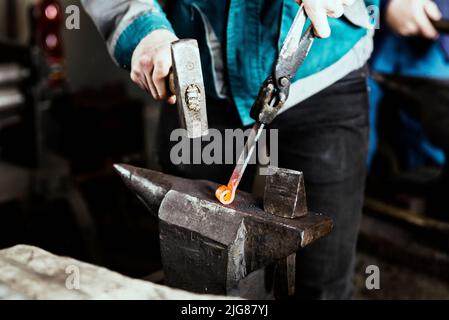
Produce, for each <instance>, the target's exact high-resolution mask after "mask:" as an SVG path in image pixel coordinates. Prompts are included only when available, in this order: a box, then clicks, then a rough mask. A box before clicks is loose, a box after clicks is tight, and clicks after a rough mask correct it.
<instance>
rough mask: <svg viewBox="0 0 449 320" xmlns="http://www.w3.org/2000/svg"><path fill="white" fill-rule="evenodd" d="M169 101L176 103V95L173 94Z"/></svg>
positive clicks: (169, 102)
mask: <svg viewBox="0 0 449 320" xmlns="http://www.w3.org/2000/svg"><path fill="white" fill-rule="evenodd" d="M167 102H168V104H176V96H175V95H173V96H171V97H169V98H168V100H167Z"/></svg>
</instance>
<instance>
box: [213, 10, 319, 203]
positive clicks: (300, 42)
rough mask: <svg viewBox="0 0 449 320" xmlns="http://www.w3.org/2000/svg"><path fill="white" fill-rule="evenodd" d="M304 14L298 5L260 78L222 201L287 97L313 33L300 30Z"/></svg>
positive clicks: (231, 192)
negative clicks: (244, 137) (271, 66)
mask: <svg viewBox="0 0 449 320" xmlns="http://www.w3.org/2000/svg"><path fill="white" fill-rule="evenodd" d="M306 20H307V15H306V13H305V11H304V6H303V5H301V6H300V8H299V11H298V13H297V14H296V17H295V19H294V20H293V24H292V26H291V27H290V30H289V32H288V34H287V37H286V38H285V41H284V43H283V45H282V48H281V50H280V52H279V56H278V59H277V62H276V66H275V68H274V71H273V73H272V74H271V75H270V76H269V77H268V78H267V79H266V80H265V81H264V82H263V84H262V86H261V88H260V91H259V95H258V96H257V98H256V101H255V102H254V105H253V107H252V108H251V113H250V114H251V117H252V118H253V119H254V120H256V123H255V124H254V127H253V128H252V130H251V133H250V135H249V136H248V140H247V142H246V144H245V147H244V149H243V151H242V153H241V154H240V157H239V159H238V161H237V165H236V167H235V169H234V172H233V173H232V176H231V178H230V180H229V183H228V185H227V186H225V185H222V186H220V187H219V188H218V189H217V191H216V192H215V196H216V197H217V199H218V200H219V201H220V202H221V203H222V204H225V205H226V204H230V203H232V202H233V201H234V198H235V192H236V190H237V187H238V185H239V183H240V180H241V179H242V177H243V173H244V172H245V169H246V167H247V166H248V163H249V161H250V159H251V156H252V154H253V153H254V150H255V147H256V145H257V141H258V140H259V138H260V135H261V134H262V132H263V129H264V127H265V125H268V124H270V123H271V122H272V121H273V119H274V118H275V117H276V115H277V113H278V112H279V110H280V109H281V108H282V107H283V105H284V104H285V102H286V101H287V98H288V95H289V92H290V85H291V80H292V78H293V77H294V76H295V74H296V72H297V71H298V69H299V67H300V66H301V65H302V64H303V63H304V60H305V59H306V57H307V55H308V53H309V51H310V48H311V47H312V44H313V41H314V39H315V35H314V32H313V27H312V25H310V26H309V27H308V28H307V29H306V31H305V32H304V34H303V30H304V26H305V24H306Z"/></svg>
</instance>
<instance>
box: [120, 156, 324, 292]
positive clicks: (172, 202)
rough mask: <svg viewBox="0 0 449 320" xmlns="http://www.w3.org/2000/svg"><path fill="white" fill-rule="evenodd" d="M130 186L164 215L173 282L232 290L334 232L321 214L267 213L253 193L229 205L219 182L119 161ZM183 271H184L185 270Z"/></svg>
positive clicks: (164, 246)
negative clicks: (218, 192)
mask: <svg viewBox="0 0 449 320" xmlns="http://www.w3.org/2000/svg"><path fill="white" fill-rule="evenodd" d="M115 168H116V170H117V171H118V172H119V174H120V175H121V177H122V179H123V180H124V182H125V183H126V185H127V186H128V187H129V188H130V189H131V190H133V191H134V192H135V193H136V195H137V196H138V197H139V198H140V199H141V200H142V201H143V202H144V203H145V205H146V206H147V208H148V209H149V210H150V211H151V212H152V213H153V214H156V215H157V216H158V218H159V222H160V223H159V231H160V239H161V253H162V260H163V261H162V262H163V265H164V272H165V273H166V277H167V280H168V284H169V285H170V284H171V285H173V286H176V287H179V288H185V289H187V290H190V291H197V292H206V291H207V292H209V293H227V292H228V291H229V290H230V289H232V288H233V287H235V286H237V285H238V282H239V281H240V280H241V279H243V278H244V277H245V276H246V275H248V274H249V273H251V272H252V271H255V270H258V269H260V268H263V267H265V266H267V265H270V264H271V263H274V262H276V261H277V260H279V259H282V258H285V257H287V256H289V255H291V254H293V253H295V252H296V251H298V250H299V249H301V248H303V247H305V246H306V245H308V244H309V243H311V242H313V241H314V240H316V239H319V238H321V237H322V236H324V235H326V234H327V233H329V232H330V230H331V228H332V220H331V219H330V218H328V217H325V216H323V215H320V214H314V213H309V214H308V215H306V216H304V217H301V218H297V219H288V218H282V217H278V216H275V215H272V214H269V213H266V212H264V211H263V210H262V209H261V205H260V204H259V203H258V202H257V201H256V200H255V199H254V198H253V197H252V196H251V195H250V194H248V193H246V192H242V191H239V193H238V194H237V195H236V198H235V201H234V202H233V203H232V204H231V205H229V206H223V205H222V204H221V203H219V202H218V200H216V198H215V197H214V192H215V190H216V188H217V184H215V183H212V182H209V181H204V180H189V179H183V178H177V177H174V176H170V175H166V174H163V173H160V172H156V171H152V170H146V169H140V168H136V167H132V166H128V165H116V166H115ZM180 270H181V271H180Z"/></svg>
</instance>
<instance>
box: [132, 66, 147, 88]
mask: <svg viewBox="0 0 449 320" xmlns="http://www.w3.org/2000/svg"><path fill="white" fill-rule="evenodd" d="M131 80H132V81H133V82H134V83H135V84H137V85H138V86H139V88H140V89H142V90H145V91H148V92H149V89H148V87H147V86H146V85H145V81H143V80H142V77H141V74H140V73H139V72H137V71H135V70H133V71H131Z"/></svg>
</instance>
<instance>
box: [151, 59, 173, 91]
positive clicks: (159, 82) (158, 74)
mask: <svg viewBox="0 0 449 320" xmlns="http://www.w3.org/2000/svg"><path fill="white" fill-rule="evenodd" d="M170 68H171V60H170V59H168V58H163V59H162V60H158V61H156V62H155V64H154V69H153V75H152V79H153V83H154V86H155V88H156V91H157V93H158V95H159V99H161V100H164V99H167V98H168V88H167V78H168V74H169V72H170Z"/></svg>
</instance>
